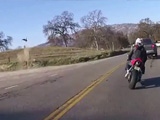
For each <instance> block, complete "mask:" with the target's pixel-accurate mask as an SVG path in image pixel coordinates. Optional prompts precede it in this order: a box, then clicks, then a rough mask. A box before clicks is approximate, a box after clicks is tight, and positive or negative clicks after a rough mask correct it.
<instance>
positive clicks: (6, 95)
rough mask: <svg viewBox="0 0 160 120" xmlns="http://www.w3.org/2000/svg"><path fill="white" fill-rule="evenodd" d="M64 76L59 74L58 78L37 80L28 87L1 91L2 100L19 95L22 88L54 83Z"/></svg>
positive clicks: (0, 97)
mask: <svg viewBox="0 0 160 120" xmlns="http://www.w3.org/2000/svg"><path fill="white" fill-rule="evenodd" d="M62 77H63V76H58V77H56V78H54V79H53V78H52V79H51V78H49V79H48V80H46V81H42V82H37V83H35V84H32V85H29V86H27V87H24V88H21V89H18V90H14V91H8V92H5V93H1V94H0V101H1V100H4V99H9V98H11V97H17V96H20V95H21V94H20V93H21V90H26V89H28V88H31V87H35V86H38V85H44V84H47V83H54V82H56V81H57V80H58V79H60V78H62Z"/></svg>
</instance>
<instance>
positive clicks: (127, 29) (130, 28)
mask: <svg viewBox="0 0 160 120" xmlns="http://www.w3.org/2000/svg"><path fill="white" fill-rule="evenodd" d="M110 27H112V28H113V30H115V31H121V32H123V33H124V34H127V35H129V34H130V33H131V32H134V31H135V30H136V29H137V28H138V24H133V23H124V24H113V25H110Z"/></svg>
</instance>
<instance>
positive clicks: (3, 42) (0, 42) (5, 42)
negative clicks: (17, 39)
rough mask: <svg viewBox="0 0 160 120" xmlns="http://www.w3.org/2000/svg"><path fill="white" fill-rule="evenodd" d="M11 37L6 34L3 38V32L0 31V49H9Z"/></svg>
mask: <svg viewBox="0 0 160 120" xmlns="http://www.w3.org/2000/svg"><path fill="white" fill-rule="evenodd" d="M12 40H13V38H12V37H11V36H7V38H5V35H4V33H3V32H0V50H1V51H5V50H8V49H9V46H10V45H12V44H11V43H12Z"/></svg>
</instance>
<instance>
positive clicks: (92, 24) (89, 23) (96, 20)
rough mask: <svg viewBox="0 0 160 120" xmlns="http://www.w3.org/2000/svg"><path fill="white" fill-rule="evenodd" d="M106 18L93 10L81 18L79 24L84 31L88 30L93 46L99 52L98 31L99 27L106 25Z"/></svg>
mask: <svg viewBox="0 0 160 120" xmlns="http://www.w3.org/2000/svg"><path fill="white" fill-rule="evenodd" d="M106 20H107V18H106V17H104V16H102V12H101V10H94V11H92V12H89V13H88V15H86V16H84V17H82V18H81V22H82V24H83V26H84V27H85V28H86V29H90V38H91V39H92V41H91V43H92V44H93V46H95V47H96V49H97V50H99V38H98V31H99V30H100V28H101V27H104V26H105V25H106Z"/></svg>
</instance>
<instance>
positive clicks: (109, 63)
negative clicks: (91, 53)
mask: <svg viewBox="0 0 160 120" xmlns="http://www.w3.org/2000/svg"><path fill="white" fill-rule="evenodd" d="M125 60H126V54H124V55H120V56H116V57H113V58H108V59H103V60H99V61H94V62H88V63H81V64H77V65H71V66H68V67H63V68H60V69H59V68H57V69H52V68H54V67H49V68H43V69H39V70H38V71H36V70H32V71H31V72H30V73H26V72H25V71H23V72H15V73H14V74H13V73H4V74H0V120H54V119H60V120H159V119H160V57H158V59H153V60H152V59H149V60H148V61H147V63H146V74H145V75H144V76H143V77H142V79H143V82H142V83H143V86H142V85H141V84H140V83H138V84H137V85H136V88H137V89H135V90H130V89H129V88H128V83H127V80H126V79H125V78H124V74H125V71H124V64H122V63H124V62H125ZM22 73H24V74H22Z"/></svg>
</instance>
